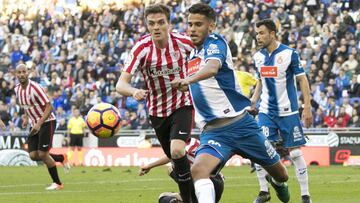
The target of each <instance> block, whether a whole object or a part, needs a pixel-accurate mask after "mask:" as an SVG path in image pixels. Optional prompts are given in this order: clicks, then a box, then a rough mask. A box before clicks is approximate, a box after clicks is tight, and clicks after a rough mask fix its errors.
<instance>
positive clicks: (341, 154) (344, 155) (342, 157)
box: [334, 149, 351, 163]
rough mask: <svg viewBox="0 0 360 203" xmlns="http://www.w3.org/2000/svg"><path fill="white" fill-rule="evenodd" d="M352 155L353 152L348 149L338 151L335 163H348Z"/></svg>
mask: <svg viewBox="0 0 360 203" xmlns="http://www.w3.org/2000/svg"><path fill="white" fill-rule="evenodd" d="M350 155H351V150H348V149H341V150H338V151H336V153H335V157H334V159H335V163H343V162H344V161H347V160H348V159H349V157H350Z"/></svg>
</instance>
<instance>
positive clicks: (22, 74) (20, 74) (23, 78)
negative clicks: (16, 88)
mask: <svg viewBox="0 0 360 203" xmlns="http://www.w3.org/2000/svg"><path fill="white" fill-rule="evenodd" d="M28 76H29V74H28V71H27V68H26V66H25V65H19V66H18V67H17V68H16V77H17V79H18V80H19V82H20V84H22V85H23V84H26V83H27V81H28Z"/></svg>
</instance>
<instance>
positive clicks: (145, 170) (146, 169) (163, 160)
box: [139, 156, 170, 176]
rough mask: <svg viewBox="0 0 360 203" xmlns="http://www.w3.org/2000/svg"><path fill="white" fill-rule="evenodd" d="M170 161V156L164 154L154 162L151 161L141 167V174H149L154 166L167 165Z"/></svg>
mask: <svg viewBox="0 0 360 203" xmlns="http://www.w3.org/2000/svg"><path fill="white" fill-rule="evenodd" d="M169 162H170V159H169V157H167V156H163V157H161V158H160V159H158V160H156V161H154V162H152V163H149V164H147V165H145V166H142V167H140V170H139V176H143V175H145V174H147V173H148V172H149V171H150V170H151V169H152V168H155V167H158V166H162V165H165V164H167V163H169Z"/></svg>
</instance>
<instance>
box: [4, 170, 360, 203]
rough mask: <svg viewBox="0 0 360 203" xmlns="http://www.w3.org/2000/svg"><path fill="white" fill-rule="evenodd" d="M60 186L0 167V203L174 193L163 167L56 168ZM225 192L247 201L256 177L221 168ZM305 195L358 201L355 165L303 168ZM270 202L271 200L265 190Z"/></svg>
mask: <svg viewBox="0 0 360 203" xmlns="http://www.w3.org/2000/svg"><path fill="white" fill-rule="evenodd" d="M58 171H59V175H60V178H61V180H62V182H63V183H64V186H65V188H64V189H63V190H61V191H45V190H44V188H45V187H46V186H47V184H48V183H50V177H49V175H48V173H47V169H46V168H45V167H44V166H39V167H1V168H0V202H1V203H17V202H24V203H25V202H26V203H33V202H36V203H53V202H64V203H68V202H76V203H79V202H86V203H96V202H101V203H103V202H105V203H107V202H108V203H113V202H117V203H157V198H158V195H159V194H160V193H162V192H165V191H177V187H176V185H175V183H173V182H172V180H170V178H168V177H167V175H166V167H160V168H157V169H153V170H152V171H150V173H149V174H147V175H145V176H143V177H139V176H138V175H137V171H138V168H137V167H111V168H106V167H105V168H101V167H92V168H90V167H75V168H72V169H71V171H70V173H68V174H64V172H63V169H62V167H58ZM288 171H289V174H290V179H289V182H288V183H289V188H290V191H291V202H293V203H299V202H301V201H300V191H299V185H298V183H297V181H296V177H295V176H294V168H292V167H289V168H288ZM223 173H224V175H225V191H224V194H223V197H222V200H221V201H220V202H221V203H252V201H253V200H254V198H255V197H256V196H257V193H258V191H259V186H258V184H257V179H256V174H250V167H249V166H243V167H227V168H224V169H223ZM309 179H310V192H311V195H312V199H313V202H314V203H339V202H341V203H358V202H360V168H359V167H343V166H331V167H316V166H314V167H309ZM270 192H271V194H272V200H271V202H273V203H275V202H276V203H277V202H280V201H278V200H277V198H276V195H275V192H274V190H272V189H271V191H270Z"/></svg>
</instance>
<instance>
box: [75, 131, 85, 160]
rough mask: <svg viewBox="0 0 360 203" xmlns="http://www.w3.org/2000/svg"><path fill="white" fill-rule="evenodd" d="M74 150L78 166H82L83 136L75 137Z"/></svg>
mask: <svg viewBox="0 0 360 203" xmlns="http://www.w3.org/2000/svg"><path fill="white" fill-rule="evenodd" d="M76 146H77V147H76V148H77V160H78V163H79V165H80V166H82V165H83V157H84V155H83V152H82V147H83V135H77V143H76Z"/></svg>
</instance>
